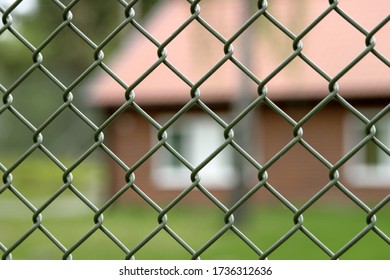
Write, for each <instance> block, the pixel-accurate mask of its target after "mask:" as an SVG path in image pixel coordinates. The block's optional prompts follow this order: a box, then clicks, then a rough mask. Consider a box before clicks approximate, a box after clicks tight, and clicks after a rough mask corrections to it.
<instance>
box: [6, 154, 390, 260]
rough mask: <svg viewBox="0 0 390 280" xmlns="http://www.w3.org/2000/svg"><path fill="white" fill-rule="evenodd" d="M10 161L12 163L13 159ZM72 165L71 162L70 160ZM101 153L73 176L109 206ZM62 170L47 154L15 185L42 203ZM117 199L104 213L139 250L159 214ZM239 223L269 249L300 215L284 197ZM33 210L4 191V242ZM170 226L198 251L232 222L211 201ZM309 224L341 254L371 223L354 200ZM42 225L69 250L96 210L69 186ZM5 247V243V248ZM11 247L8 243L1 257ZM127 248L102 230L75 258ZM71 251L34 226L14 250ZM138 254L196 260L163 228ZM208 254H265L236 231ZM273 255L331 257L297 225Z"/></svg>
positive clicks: (367, 244) (387, 255)
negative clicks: (286, 204)
mask: <svg viewBox="0 0 390 280" xmlns="http://www.w3.org/2000/svg"><path fill="white" fill-rule="evenodd" d="M2 164H3V165H4V166H6V167H7V168H8V167H9V166H10V165H11V164H12V158H9V159H8V160H7V161H4V158H3V162H2ZM64 164H66V165H67V166H71V164H72V161H71V160H69V159H68V160H64ZM101 166H102V165H101V162H99V161H97V160H96V159H93V160H90V161H88V162H85V163H82V164H81V165H80V166H79V167H77V168H76V169H75V170H74V172H72V174H73V175H74V182H73V183H74V185H75V186H76V187H77V189H78V190H80V191H81V192H82V193H83V194H84V195H85V196H86V197H88V199H90V200H91V201H92V202H93V203H94V204H95V205H97V206H99V205H102V201H101V200H102V196H101V194H102V193H103V192H104V188H103V184H102V182H104V180H103V179H102V178H104V176H105V175H104V171H103V169H102V167H101ZM62 173H63V172H62V171H61V170H60V169H59V168H58V167H57V166H55V165H54V164H53V163H52V162H51V161H50V160H48V159H47V158H46V157H44V156H34V157H29V158H28V159H26V161H24V162H23V163H22V164H21V165H20V166H18V167H17V168H16V169H15V170H14V171H13V172H12V175H13V185H14V187H15V188H17V190H18V191H19V192H20V193H21V194H22V195H23V196H24V197H26V198H27V199H28V200H29V201H30V202H32V203H33V204H34V205H35V206H36V207H37V208H38V207H39V206H40V205H42V204H43V203H44V202H45V201H46V200H47V198H48V197H50V196H51V195H53V194H54V193H55V192H56V191H57V190H58V189H59V188H61V186H62V185H63V182H62V180H61V178H62ZM131 203H132V202H131V201H129V202H128V205H123V204H122V205H116V206H115V207H113V208H110V209H108V210H107V211H106V212H104V222H103V225H104V226H105V228H106V229H108V230H109V231H110V232H111V233H112V234H114V235H115V236H116V238H117V239H118V240H120V241H121V242H122V243H123V244H124V246H126V247H127V248H128V249H130V250H132V249H133V248H135V247H136V246H137V244H139V243H140V242H142V241H143V240H144V239H145V238H146V237H147V236H148V235H150V234H151V233H152V232H153V231H154V230H155V229H156V228H157V227H158V213H157V212H156V211H155V210H153V209H152V208H151V207H147V206H146V205H139V204H136V205H133V204H131ZM243 213H244V218H243V220H242V221H241V222H240V223H238V224H236V226H237V228H238V229H239V230H240V231H241V232H242V233H243V234H244V235H245V236H246V237H247V238H248V239H250V240H251V242H253V243H254V244H255V245H256V246H257V247H258V248H259V249H260V250H261V251H263V252H265V251H267V250H269V249H270V248H271V247H272V246H273V244H275V243H276V242H278V241H279V240H280V239H281V238H283V236H285V235H286V234H287V233H288V232H289V231H290V230H291V229H292V228H293V227H294V223H293V213H292V212H291V211H289V210H288V209H287V208H285V207H282V206H281V205H280V203H275V204H268V205H263V204H262V205H261V206H255V204H254V203H253V202H252V204H251V205H250V207H248V208H247V209H245V211H244V212H243ZM32 216H33V215H32V212H31V211H30V210H29V209H28V208H27V207H26V205H24V204H23V203H22V202H21V201H19V200H18V199H16V197H15V195H14V194H13V193H12V192H11V191H10V190H8V189H7V190H4V191H2V192H1V193H0V242H1V244H2V245H3V246H4V247H6V248H12V247H13V246H14V244H16V243H17V242H19V241H20V240H21V237H22V236H23V235H24V234H26V233H27V232H28V231H29V230H30V229H31V228H32V226H33V222H32ZM167 216H168V222H167V226H168V227H169V228H170V229H171V230H173V231H174V232H175V233H176V234H177V236H179V237H180V238H181V239H182V240H183V241H185V242H186V243H187V244H188V245H189V246H190V247H191V248H192V249H193V250H194V251H198V250H200V249H201V248H202V247H203V246H204V245H205V244H206V243H207V242H208V241H209V240H211V239H212V238H213V237H214V236H215V235H216V234H217V233H218V232H219V231H221V229H222V228H223V227H224V225H225V223H224V213H223V212H222V211H221V210H219V209H218V208H216V207H215V206H213V205H211V204H205V203H203V204H201V205H194V204H192V205H190V206H189V205H184V202H183V203H182V204H179V205H177V206H176V207H174V208H173V209H172V210H171V211H169V213H168V215H167ZM303 216H304V226H305V227H306V228H307V229H308V230H309V231H310V232H311V233H312V234H313V235H314V236H315V237H316V238H318V239H319V240H320V241H321V242H322V243H323V244H325V245H326V246H327V247H328V248H329V250H331V251H332V252H334V253H336V252H338V251H339V250H340V249H341V248H343V246H345V244H347V243H348V242H349V241H350V240H352V239H353V238H354V237H355V236H357V235H358V234H359V233H360V232H362V231H363V230H364V229H365V227H366V226H367V225H366V223H365V220H366V215H365V212H364V211H362V210H361V209H360V208H358V207H357V206H354V205H352V204H346V205H341V204H335V203H333V204H330V203H328V204H326V203H321V204H314V205H313V206H312V207H311V208H309V209H308V210H307V211H306V212H304V214H303ZM42 217H43V221H42V225H43V226H44V227H45V228H46V229H47V230H48V231H49V232H50V233H51V234H52V235H53V236H55V238H56V239H57V240H58V241H59V242H61V244H62V245H63V246H64V247H65V248H67V249H69V248H72V247H73V246H74V244H76V243H77V242H78V241H79V240H80V239H81V238H83V237H84V236H85V235H86V234H87V233H88V232H89V231H90V230H91V229H92V228H93V227H94V225H95V224H94V220H93V217H94V213H93V212H92V211H91V209H89V208H88V207H87V206H86V205H85V204H83V203H82V202H81V201H80V199H79V198H77V197H76V196H75V195H74V194H73V193H72V192H71V191H69V190H66V191H65V192H64V193H62V194H61V195H60V196H59V197H58V198H57V199H56V200H55V201H54V202H53V203H52V204H50V205H49V206H48V207H47V208H46V209H45V210H44V211H43V214H42ZM376 217H377V222H376V225H377V226H378V228H379V229H380V230H381V231H382V232H383V233H384V234H386V235H387V236H390V207H389V205H386V206H385V207H384V208H383V209H381V210H380V212H379V213H378V214H377V215H376ZM0 248H1V247H0ZM2 254H3V253H2V252H1V249H0V255H2ZM125 255H126V254H125V252H123V251H122V250H121V249H120V248H119V247H118V246H117V245H116V244H115V243H114V242H113V241H112V240H111V239H110V238H109V237H107V235H106V234H105V233H103V231H102V230H100V229H98V230H97V231H95V232H94V233H93V234H92V235H91V236H90V237H89V238H88V239H86V240H85V242H83V243H82V244H81V245H80V246H79V247H77V248H76V249H75V250H74V251H73V253H72V257H73V259H124V258H125ZM62 256H63V252H62V251H61V250H60V249H59V248H58V247H57V246H56V245H54V243H53V242H52V241H51V240H49V238H48V237H47V236H45V235H44V234H43V233H42V231H41V230H40V229H36V230H35V231H33V232H32V233H31V234H30V235H29V236H28V237H27V238H25V239H24V240H23V241H22V242H21V243H20V244H18V246H16V248H15V249H14V250H13V251H12V258H13V259H61V258H62ZM135 257H136V259H190V258H191V254H190V253H189V252H188V251H187V250H186V249H184V248H183V247H182V246H181V245H180V244H179V243H178V242H177V241H176V240H175V239H174V238H172V236H170V235H169V234H168V233H167V231H165V230H164V229H162V230H161V231H160V232H158V233H157V234H156V235H155V236H154V237H153V238H151V240H150V241H149V242H147V243H146V244H145V246H143V247H142V248H141V249H140V250H139V251H137V253H136V254H135ZM201 258H202V259H258V255H257V254H256V253H255V252H254V251H253V250H252V249H251V248H250V247H249V246H248V245H247V244H246V243H245V242H244V241H243V240H242V239H241V238H240V237H238V236H237V234H235V233H234V232H233V231H232V230H227V231H226V232H225V233H224V234H223V235H222V236H221V237H220V238H218V239H217V240H216V241H215V242H214V243H213V244H212V245H211V246H210V247H208V248H207V249H206V250H205V251H204V252H203V253H202V255H201ZM269 259H329V256H328V255H327V254H326V253H325V252H324V251H323V250H321V249H320V248H319V247H318V246H317V245H316V244H315V243H313V242H312V241H311V240H310V239H309V238H308V237H307V236H306V235H305V234H304V233H302V231H300V230H298V231H296V232H295V233H294V234H293V235H292V236H291V237H290V238H288V239H287V240H286V241H285V242H284V243H283V244H281V245H280V246H279V247H278V248H276V249H275V250H274V251H273V252H272V253H271V254H270V255H269ZM340 259H390V245H389V243H386V242H385V241H384V240H383V239H381V238H380V237H379V236H378V235H377V234H376V233H374V232H373V231H370V232H368V233H367V234H366V235H365V236H364V237H363V238H362V239H361V240H359V241H358V242H357V243H356V244H355V245H353V246H352V247H351V248H350V249H349V250H348V251H346V252H345V253H344V254H343V255H342V256H341V257H340Z"/></svg>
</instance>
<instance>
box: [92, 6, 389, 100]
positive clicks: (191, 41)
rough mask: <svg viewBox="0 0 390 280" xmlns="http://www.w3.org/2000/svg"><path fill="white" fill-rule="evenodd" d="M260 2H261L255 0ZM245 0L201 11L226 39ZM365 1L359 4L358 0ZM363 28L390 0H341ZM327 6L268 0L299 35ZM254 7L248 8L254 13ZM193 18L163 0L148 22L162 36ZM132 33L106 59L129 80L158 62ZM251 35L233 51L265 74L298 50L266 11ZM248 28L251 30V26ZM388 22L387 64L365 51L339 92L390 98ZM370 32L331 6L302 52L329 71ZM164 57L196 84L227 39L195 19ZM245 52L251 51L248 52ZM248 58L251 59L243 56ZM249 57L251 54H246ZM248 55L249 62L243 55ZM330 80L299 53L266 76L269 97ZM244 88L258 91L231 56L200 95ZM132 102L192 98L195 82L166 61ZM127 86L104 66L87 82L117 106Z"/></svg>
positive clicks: (321, 91)
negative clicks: (367, 2)
mask: <svg viewBox="0 0 390 280" xmlns="http://www.w3.org/2000/svg"><path fill="white" fill-rule="evenodd" d="M256 2H257V1H256ZM243 3H244V1H242V0H229V1H226V0H207V1H206V0H204V1H201V2H200V7H201V11H200V16H201V17H202V18H203V19H204V20H205V21H206V22H207V23H208V24H210V25H211V26H212V27H213V28H214V29H215V30H217V31H218V32H219V34H221V35H222V36H223V37H224V38H226V39H229V38H230V37H231V36H232V35H233V34H234V33H235V32H236V31H237V30H238V29H239V28H240V27H241V26H242V25H243V24H244V23H245V22H246V20H247V19H248V17H245V9H244V8H245V7H244V6H243ZM361 4H362V3H361ZM338 6H339V7H340V8H341V9H342V10H343V11H344V12H345V13H347V14H348V15H350V16H351V17H352V18H353V19H354V20H356V21H357V22H358V23H359V24H360V25H361V26H362V27H363V28H365V29H366V30H368V31H371V30H372V29H373V28H374V27H375V26H377V25H378V24H379V23H380V22H381V21H383V20H384V19H386V17H387V20H389V11H390V1H388V0H376V1H374V2H372V3H370V4H369V5H356V2H355V1H350V0H343V1H340V3H339V5H338ZM327 7H329V4H328V1H325V0H324V1H288V0H280V1H269V7H268V12H269V13H270V14H271V15H272V16H274V17H275V18H276V19H277V20H278V21H279V22H280V23H282V24H283V25H284V26H286V27H287V28H288V29H289V30H290V31H292V32H293V33H294V34H296V35H297V34H299V33H300V32H302V31H303V30H304V29H305V28H306V27H307V26H308V25H309V24H310V23H311V22H312V21H313V20H314V19H316V18H317V17H318V16H319V15H320V14H321V13H322V12H323V11H324V10H325V9H326V8H327ZM255 11H256V10H255V9H251V12H250V13H251V14H253V13H254V12H255ZM190 17H191V12H190V4H189V3H188V2H187V1H185V0H169V1H162V4H160V6H158V7H157V8H156V9H155V11H154V12H153V13H152V14H151V15H150V17H149V19H148V20H146V21H145V23H144V24H143V27H144V28H145V29H146V30H147V31H148V32H149V33H150V34H151V35H152V36H153V37H154V38H155V39H156V40H158V42H160V43H163V42H164V41H165V40H166V39H167V38H168V37H169V36H170V35H171V34H172V33H173V32H174V31H175V30H177V29H178V28H179V27H180V26H181V25H182V24H183V23H184V22H185V21H186V20H187V19H188V18H190ZM132 29H133V30H132V33H131V34H130V35H129V37H128V38H127V39H126V40H125V41H124V42H123V43H122V46H121V48H120V49H119V50H118V52H117V54H116V55H115V56H114V57H113V58H112V60H111V61H110V60H108V61H105V63H107V65H108V66H109V67H110V68H111V69H112V71H113V72H115V74H116V75H117V76H118V77H120V79H121V80H122V81H124V82H125V83H126V84H127V85H128V86H129V85H131V84H133V83H134V82H135V81H136V80H137V79H138V78H139V77H141V76H142V74H143V73H144V72H145V71H147V70H148V69H149V68H150V67H151V66H152V65H153V64H154V63H155V62H156V61H158V55H157V47H156V46H155V45H154V44H153V43H152V42H150V41H149V40H148V39H146V38H145V37H144V36H143V35H142V34H141V33H140V32H138V31H137V30H135V29H134V28H132ZM249 31H250V34H251V35H250V37H245V34H247V33H244V36H240V37H238V39H236V40H235V41H234V42H233V47H234V57H235V58H237V59H238V60H239V61H241V62H242V63H243V64H244V65H246V66H247V67H248V68H249V69H250V71H251V72H252V73H253V74H254V75H256V77H257V78H258V79H260V80H263V79H265V78H266V77H267V76H268V75H269V74H270V73H271V72H272V71H274V69H275V68H277V67H278V65H280V64H281V63H282V62H283V61H284V60H285V59H287V58H288V57H289V56H290V55H291V54H292V53H293V48H292V45H293V41H292V40H291V39H290V38H289V37H288V36H286V35H285V34H284V33H283V32H282V31H280V30H279V29H278V28H276V27H275V26H274V25H272V24H271V23H270V22H269V21H268V20H267V19H265V18H264V16H261V17H260V18H259V19H258V20H257V21H256V23H254V24H253V25H252V26H251V27H250V29H249ZM248 34H249V32H248ZM389 35H390V23H389V21H388V22H387V24H386V25H385V26H384V27H383V28H381V29H380V30H379V31H378V32H377V33H376V34H375V40H376V45H375V50H377V51H378V52H380V53H381V54H382V55H383V56H384V57H385V59H386V61H387V65H386V64H385V63H384V62H382V61H381V60H379V59H378V58H377V57H376V56H374V55H373V54H372V53H368V54H367V55H366V56H365V57H364V58H363V59H362V60H361V61H360V62H359V63H358V64H357V65H356V66H355V67H353V68H352V69H351V70H350V71H348V72H347V73H346V74H345V75H344V76H343V77H342V78H341V79H340V80H339V81H338V84H339V87H340V94H341V95H342V96H343V97H346V98H374V97H382V98H390V67H389V58H390V36H389ZM365 40H366V37H365V36H364V35H363V34H362V33H361V32H359V31H358V30H357V29H356V28H355V27H353V26H352V25H351V24H349V23H348V22H347V21H345V20H344V19H343V18H342V17H341V16H340V15H339V14H337V13H336V12H335V11H332V12H331V13H330V14H329V15H327V16H326V17H325V19H323V20H322V21H321V22H320V23H319V24H318V25H317V26H315V27H314V28H313V29H312V30H311V31H310V32H309V33H308V34H307V35H305V36H304V37H303V39H302V42H303V53H304V54H305V55H306V56H307V57H308V58H309V59H310V60H311V61H312V62H313V63H315V64H316V65H318V66H319V67H320V68H321V69H322V70H323V71H324V72H326V73H327V75H329V76H330V77H334V76H336V75H337V74H338V73H339V72H340V71H341V70H342V69H343V68H344V67H345V66H346V65H348V64H349V63H350V62H351V61H352V60H353V59H354V58H355V57H357V56H358V55H359V54H360V53H362V52H363V51H364V50H365V48H366V45H365ZM165 49H166V50H167V53H168V56H167V61H169V63H171V64H172V65H174V66H175V67H176V69H178V70H179V71H180V72H181V73H182V74H183V75H184V76H185V77H186V78H187V79H188V80H189V81H190V82H191V83H192V84H196V83H197V82H198V81H199V80H200V79H202V77H203V76H204V75H205V74H206V73H207V72H208V71H209V70H210V69H211V68H212V67H213V66H214V65H216V64H217V63H218V62H219V61H220V60H222V59H223V58H224V56H225V53H224V44H223V43H222V42H221V41H219V40H218V39H217V38H216V37H215V36H213V35H212V34H211V33H210V32H208V31H207V30H206V29H205V28H204V27H203V26H202V25H201V24H199V23H198V22H197V21H196V20H194V21H193V22H192V23H191V24H190V25H189V26H187V27H186V28H185V29H184V30H183V31H182V32H181V33H180V34H179V35H178V36H177V37H176V38H174V39H173V40H172V41H171V42H170V43H169V44H168V45H167V46H166V48H165ZM245 54H247V55H245ZM245 57H247V58H245ZM248 58H249V59H248ZM245 60H248V61H249V62H245ZM328 84H329V83H328V81H327V80H326V79H324V78H323V77H322V76H321V75H319V74H318V73H317V72H315V71H314V70H313V69H312V68H311V67H310V66H308V65H307V64H306V63H305V62H303V60H302V59H300V58H299V57H296V58H295V59H294V60H293V61H292V62H291V63H289V64H288V65H287V66H286V67H285V68H284V69H283V70H282V71H281V72H279V73H278V74H277V75H276V76H275V77H274V78H272V79H271V80H270V81H269V82H268V83H267V88H268V96H269V97H270V98H271V99H272V100H288V99H317V98H322V97H324V96H326V94H328ZM243 88H246V89H247V90H249V91H251V92H252V93H253V95H255V94H256V92H257V85H256V83H255V82H253V81H252V80H251V79H249V78H248V77H247V76H246V75H245V74H243V72H242V71H241V70H240V69H239V68H238V67H237V66H236V65H234V64H233V63H232V62H231V61H230V60H228V61H227V62H226V63H224V64H223V65H222V66H221V67H220V68H219V69H218V70H217V71H216V72H215V73H214V74H213V75H212V76H211V77H210V78H208V79H207V80H206V81H204V82H203V83H201V84H200V88H199V89H200V92H201V99H202V100H205V101H208V102H214V101H215V102H228V101H230V100H231V99H232V98H235V97H239V95H240V94H242V89H243ZM134 92H135V101H136V102H137V103H139V104H144V105H155V104H168V103H183V102H185V101H188V100H190V98H191V95H190V92H191V87H190V86H189V85H188V84H186V83H185V82H184V81H183V80H182V79H180V78H179V77H178V76H177V75H176V74H174V73H173V72H172V71H171V70H170V69H168V67H167V66H166V65H164V64H160V65H159V66H158V67H157V68H156V69H155V70H154V71H153V72H152V73H151V74H150V75H148V76H147V77H146V78H145V79H144V80H142V81H141V82H140V83H139V84H137V86H136V87H135V88H134ZM124 93H125V89H124V88H123V87H122V86H121V85H120V84H119V83H117V82H116V81H115V80H114V79H113V78H111V77H110V76H109V75H108V74H107V73H105V72H104V71H100V72H99V73H98V74H97V75H96V76H95V77H94V79H93V81H92V82H91V84H90V85H89V87H88V98H89V100H90V101H91V103H92V104H94V105H99V106H118V105H120V104H122V103H123V102H124V100H125V97H124V96H125V95H124Z"/></svg>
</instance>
